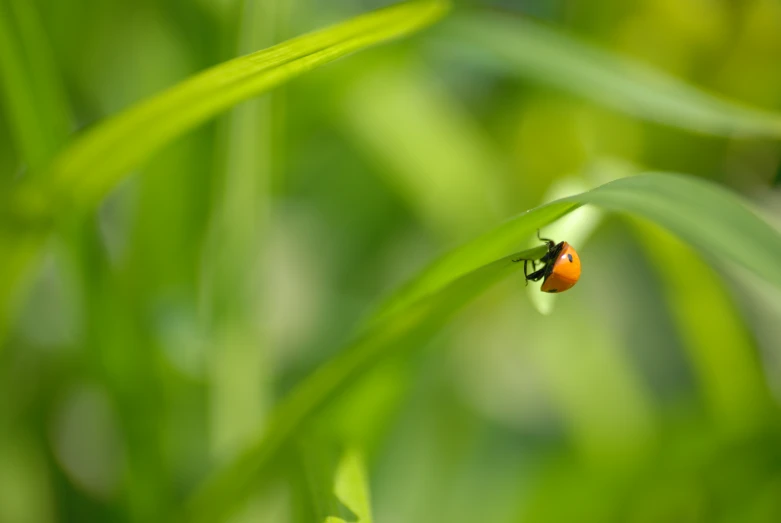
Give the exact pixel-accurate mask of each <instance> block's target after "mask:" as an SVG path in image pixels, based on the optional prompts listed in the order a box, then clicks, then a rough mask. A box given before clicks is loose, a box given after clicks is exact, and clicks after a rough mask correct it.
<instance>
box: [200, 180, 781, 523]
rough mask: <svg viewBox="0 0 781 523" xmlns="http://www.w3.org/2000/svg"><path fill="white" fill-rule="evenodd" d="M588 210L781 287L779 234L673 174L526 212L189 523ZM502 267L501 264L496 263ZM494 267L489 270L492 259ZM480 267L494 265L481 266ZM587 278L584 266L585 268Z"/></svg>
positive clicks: (412, 297)
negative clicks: (643, 221) (561, 223)
mask: <svg viewBox="0 0 781 523" xmlns="http://www.w3.org/2000/svg"><path fill="white" fill-rule="evenodd" d="M584 204H594V205H597V206H600V207H603V208H605V209H607V210H612V211H619V212H624V213H628V214H632V215H636V216H641V217H644V218H647V219H649V220H651V221H653V222H655V223H657V224H659V225H661V226H663V227H665V228H667V229H669V230H670V231H672V232H673V233H675V234H677V235H678V236H679V237H680V238H681V239H682V240H684V241H685V242H687V243H689V244H690V245H693V246H696V247H698V248H699V249H700V250H702V251H703V252H705V253H707V254H709V255H710V256H712V257H714V258H716V259H726V260H732V261H734V262H736V263H738V264H739V265H742V266H744V267H746V268H748V269H750V270H752V271H753V272H755V273H756V274H758V275H759V276H761V277H763V278H764V279H765V280H767V281H769V282H771V283H773V284H776V285H778V286H781V235H779V233H778V232H777V231H775V230H773V229H772V228H771V227H770V226H769V225H768V224H767V223H765V222H764V221H762V220H761V219H760V218H758V217H757V216H756V215H755V214H754V213H752V212H751V211H750V210H749V209H748V208H747V207H746V206H745V205H744V204H743V202H742V201H741V200H740V198H738V197H737V196H735V195H733V194H732V193H730V192H729V191H727V190H726V189H723V188H720V187H718V186H716V185H714V184H712V183H709V182H705V181H702V180H698V179H695V178H690V177H686V176H681V175H675V174H662V173H655V174H646V175H641V176H635V177H631V178H623V179H620V180H616V181H614V182H611V183H608V184H606V185H603V186H601V187H598V188H596V189H594V190H592V191H588V192H585V193H582V194H579V195H576V196H573V197H569V198H565V199H562V200H558V201H555V202H552V203H550V204H547V205H544V206H541V207H538V208H536V209H532V210H530V211H527V212H525V213H523V214H521V215H519V216H517V217H515V218H513V219H512V220H509V221H508V222H506V223H504V224H503V225H500V226H499V227H497V228H496V229H494V230H492V231H489V232H488V233H486V234H484V235H483V236H481V237H479V238H477V239H476V240H474V241H472V242H470V243H468V244H466V245H464V246H462V247H460V248H458V249H456V250H455V251H453V252H452V253H450V254H447V255H445V256H443V257H442V258H441V259H440V260H438V261H436V262H434V263H433V264H432V265H431V266H430V267H429V269H427V270H424V271H422V273H421V274H420V276H418V277H417V278H415V279H414V280H413V281H411V282H410V283H409V284H408V285H407V286H406V287H404V288H403V289H402V290H401V291H400V292H399V293H398V294H397V295H396V296H394V297H392V298H391V299H390V300H389V301H388V304H387V306H386V307H385V308H383V309H382V310H381V312H380V313H379V315H378V317H376V318H375V319H374V320H372V321H371V322H370V323H369V327H368V328H367V329H366V330H365V331H364V332H363V334H362V335H361V336H360V337H359V338H358V339H357V340H356V341H355V342H354V343H353V344H352V345H350V346H349V347H347V348H346V349H345V350H343V351H342V352H340V353H339V355H337V356H336V357H335V358H334V359H332V360H331V361H329V362H328V363H327V364H325V365H324V366H323V367H321V368H320V369H319V370H318V371H316V372H315V373H314V374H312V375H311V376H310V377H309V378H308V379H306V380H305V381H304V382H303V383H302V384H301V385H300V386H299V387H298V388H297V389H295V391H294V392H293V393H292V394H291V395H290V396H289V397H288V398H287V399H286V400H284V401H283V402H282V403H281V404H280V405H279V406H278V408H277V409H276V411H275V413H274V415H273V416H272V419H271V421H270V424H269V428H268V431H267V432H266V434H265V435H264V436H263V437H262V438H261V439H260V440H258V442H257V444H256V445H255V446H253V447H252V448H250V449H248V450H247V451H246V452H245V453H244V454H242V455H241V456H239V457H238V458H237V459H236V460H234V461H233V462H232V463H230V464H229V465H228V466H227V467H226V468H224V469H222V470H220V471H219V472H218V473H217V474H216V475H215V476H214V477H212V478H211V480H210V481H209V482H208V483H207V484H206V485H205V486H204V488H203V489H202V490H200V491H199V492H198V493H197V494H196V495H195V497H194V498H193V500H192V502H191V504H190V505H189V512H188V517H187V518H186V519H187V520H189V521H214V520H218V519H220V517H221V516H224V515H225V514H226V513H228V512H229V511H230V510H229V509H230V508H231V507H232V506H233V505H234V504H235V503H236V501H235V499H236V497H241V496H246V495H247V491H248V490H249V489H251V486H252V485H253V484H254V483H255V481H256V480H257V479H258V478H259V477H261V476H262V475H263V474H264V471H265V470H266V469H267V468H268V466H269V464H270V463H271V461H272V460H273V458H274V457H275V455H276V454H277V453H278V452H279V451H280V450H281V449H282V448H283V447H284V446H285V445H286V444H287V443H288V442H289V441H290V438H291V437H292V436H293V435H294V434H295V432H296V431H297V430H298V429H299V428H301V426H302V424H303V423H304V422H305V421H306V420H307V419H308V418H310V417H311V416H313V415H314V414H316V413H317V412H319V411H320V410H321V409H322V408H323V407H324V406H326V405H327V404H328V403H329V402H330V401H332V400H333V399H334V398H335V397H336V395H337V394H338V393H339V392H340V391H342V390H343V389H344V388H345V387H347V386H349V384H350V383H352V382H353V381H355V380H356V378H357V377H359V376H360V375H362V374H363V373H364V372H366V371H367V370H368V369H369V368H371V367H372V366H373V365H375V364H376V363H377V362H378V361H380V360H381V359H383V358H384V357H385V356H387V355H388V354H390V353H392V352H394V351H399V350H404V349H413V348H415V347H419V346H421V345H423V344H424V343H426V342H427V341H428V340H429V339H430V338H431V337H432V336H433V335H434V334H435V333H436V332H438V331H439V330H440V329H441V328H442V327H443V326H444V325H445V324H446V323H447V321H448V320H449V319H450V318H451V317H452V316H453V314H454V313H455V312H457V311H458V310H459V309H460V308H461V307H462V306H464V305H465V304H467V303H469V302H470V301H471V300H472V299H474V298H475V297H476V296H478V295H479V294H481V293H482V292H483V291H484V290H486V289H487V288H488V287H489V286H491V285H492V284H494V283H496V282H497V281H499V280H501V279H502V278H504V277H506V276H509V275H510V274H514V273H517V271H518V270H519V269H520V268H521V267H523V264H521V263H513V262H512V261H511V260H512V259H514V258H516V257H519V256H520V255H525V256H528V255H529V251H524V252H523V253H516V254H511V255H509V256H504V257H501V255H502V254H504V253H507V252H509V251H512V247H513V246H514V245H520V244H522V243H523V242H525V241H527V240H528V239H529V237H531V236H532V235H533V234H534V233H535V231H536V230H537V229H538V228H541V227H543V226H545V225H546V224H548V223H550V222H552V221H554V220H556V219H558V218H560V217H562V216H563V215H565V214H567V213H569V212H571V211H573V210H574V209H576V208H578V207H579V206H581V205H584ZM497 258H498V259H497ZM491 259H493V260H496V261H493V262H490V260H491ZM486 260H487V261H489V262H490V263H487V264H485V263H486ZM584 277H588V261H587V260H584Z"/></svg>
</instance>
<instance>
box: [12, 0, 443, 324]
mask: <svg viewBox="0 0 781 523" xmlns="http://www.w3.org/2000/svg"><path fill="white" fill-rule="evenodd" d="M448 8H449V2H448V1H447V0H418V1H414V2H407V3H403V4H399V5H395V6H392V7H389V8H386V9H381V10H377V11H374V12H371V13H368V14H365V15H362V16H358V17H356V18H353V19H351V20H348V21H346V22H343V23H341V24H339V25H336V26H333V27H331V28H328V29H324V30H321V31H317V32H314V33H311V34H308V35H304V36H301V37H298V38H294V39H291V40H288V41H286V42H284V43H282V44H279V45H276V46H273V47H270V48H268V49H265V50H263V51H259V52H256V53H253V54H250V55H247V56H243V57H241V58H237V59H234V60H230V61H228V62H225V63H223V64H220V65H218V66H216V67H213V68H212V69H209V70H207V71H205V72H203V73H201V74H199V75H196V76H194V77H192V78H190V79H188V80H185V81H184V82H182V83H180V84H178V85H177V86H175V87H173V88H171V89H169V90H168V91H166V92H163V93H161V94H159V95H157V96H154V97H152V98H150V99H148V100H146V101H143V102H141V103H139V104H138V105H136V106H134V107H131V108H130V109H128V110H126V111H125V112H123V113H121V114H119V115H117V116H115V117H113V118H110V119H109V120H106V121H105V122H103V123H101V124H99V125H97V126H96V127H95V128H93V129H91V130H89V131H87V132H86V133H84V134H83V135H82V136H80V137H79V138H77V139H76V140H75V141H74V142H73V143H72V144H71V145H70V146H68V147H67V148H66V149H65V150H64V151H62V152H61V153H60V154H59V155H58V156H57V157H56V158H55V159H54V160H53V162H52V164H51V165H50V166H49V167H48V168H46V169H45V171H44V172H42V173H40V176H36V177H34V178H33V179H28V180H26V183H23V184H21V185H20V186H18V187H17V188H16V189H15V190H14V191H11V194H2V195H0V199H2V201H0V212H2V213H3V215H2V222H0V225H2V226H3V227H4V228H7V229H8V231H7V232H8V234H6V231H2V234H0V242H2V243H0V249H2V253H3V255H2V256H0V274H2V283H3V286H2V288H0V336H2V334H3V332H4V330H5V329H6V328H7V325H8V323H9V315H11V314H12V313H13V311H14V309H15V307H14V304H13V303H12V302H14V300H15V299H16V298H17V297H18V295H19V294H20V291H19V289H20V286H21V283H22V281H23V280H24V279H25V274H24V272H25V270H27V269H28V268H29V266H30V264H32V263H33V262H34V261H35V259H36V256H35V254H36V252H38V249H39V248H40V246H41V245H43V243H44V241H45V237H46V235H45V232H41V233H39V232H38V229H36V231H35V238H28V237H27V236H29V235H30V234H31V233H30V232H29V230H28V227H29V225H28V224H29V223H33V224H35V225H36V226H38V225H39V224H43V227H51V223H50V222H52V221H53V220H52V219H53V217H54V216H56V215H57V213H58V212H62V211H63V210H65V209H69V208H70V209H80V210H88V209H90V208H91V207H94V206H96V205H97V204H98V202H100V200H101V198H102V197H103V196H104V195H105V194H106V192H107V191H109V190H110V189H111V188H112V187H113V186H114V185H116V183H117V182H118V181H120V180H121V179H122V178H123V177H125V176H126V175H128V174H129V172H130V171H131V170H133V169H135V168H137V167H139V166H140V165H141V164H142V163H143V162H144V161H145V160H147V159H148V158H149V157H150V156H151V155H152V154H153V153H154V152H155V151H157V150H158V149H160V148H162V147H163V146H165V145H166V144H168V143H170V142H171V141H172V140H174V139H175V138H177V137H178V136H180V135H182V134H184V133H185V132H187V131H188V130H190V129H192V128H194V127H196V126H197V125H199V124H201V123H203V122H205V121H206V120H208V119H209V118H211V117H214V116H216V115H217V114H219V113H221V112H223V111H225V110H227V109H229V108H230V107H232V106H234V105H236V104H238V103H240V102H242V101H244V100H247V99H250V98H252V97H255V96H258V95H260V94H262V93H264V92H266V91H268V90H270V89H271V88H273V87H275V86H277V85H279V84H281V83H283V82H285V81H287V80H290V79H292V78H294V77H296V76H298V75H300V74H302V73H304V72H306V71H309V70H311V69H313V68H315V67H318V66H320V65H322V64H325V63H328V62H330V61H333V60H335V59H337V58H339V57H342V56H345V55H348V54H350V53H353V52H356V51H359V50H361V49H365V48H367V47H370V46H372V45H376V44H379V43H381V42H384V41H388V40H391V39H393V38H397V37H401V36H404V35H406V34H409V33H412V32H414V31H416V30H419V29H421V28H423V27H425V26H427V25H429V24H431V23H433V22H435V21H436V20H438V19H439V18H440V17H442V16H444V14H445V13H446V12H447V9H448ZM0 29H2V28H0ZM15 223H18V224H19V226H12V224H15ZM9 224H11V225H9ZM47 224H48V225H47Z"/></svg>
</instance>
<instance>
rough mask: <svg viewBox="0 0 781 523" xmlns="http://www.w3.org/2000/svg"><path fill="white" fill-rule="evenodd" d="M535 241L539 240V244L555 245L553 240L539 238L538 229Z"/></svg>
mask: <svg viewBox="0 0 781 523" xmlns="http://www.w3.org/2000/svg"><path fill="white" fill-rule="evenodd" d="M537 239H538V240H540V241H541V242H545V243H547V244H548V245H556V242H554V241H553V240H550V239H548V238H540V230H539V229H537Z"/></svg>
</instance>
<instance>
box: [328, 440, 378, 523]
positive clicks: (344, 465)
mask: <svg viewBox="0 0 781 523" xmlns="http://www.w3.org/2000/svg"><path fill="white" fill-rule="evenodd" d="M334 494H335V495H336V497H337V499H339V501H340V502H341V503H342V505H344V506H345V507H346V508H347V509H348V510H350V511H351V512H352V515H351V517H349V518H342V517H337V516H328V517H327V518H325V523H346V522H347V521H354V522H355V523H371V522H372V514H371V501H370V497H369V479H368V477H367V475H366V464H365V463H364V459H363V456H362V455H361V453H360V452H359V451H358V450H357V449H349V450H347V451H345V453H344V455H343V456H342V459H341V460H339V464H338V465H337V467H336V475H335V477H334ZM352 516H354V517H355V518H357V519H354V518H353V517H352Z"/></svg>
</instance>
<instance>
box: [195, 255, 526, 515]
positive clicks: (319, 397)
mask: <svg viewBox="0 0 781 523" xmlns="http://www.w3.org/2000/svg"><path fill="white" fill-rule="evenodd" d="M520 267H523V264H519V263H513V262H512V261H510V256H508V257H505V258H503V259H501V260H499V261H496V262H494V263H491V264H489V265H487V266H485V267H482V268H480V269H478V270H475V271H472V272H470V273H469V274H467V275H465V276H463V277H462V278H459V279H456V280H455V281H452V282H450V284H449V285H447V286H445V287H444V288H443V289H441V290H440V291H439V292H438V293H437V294H436V295H433V296H430V297H429V298H428V299H423V300H419V301H418V302H417V303H415V304H414V305H412V306H410V307H407V308H406V309H404V310H403V311H400V312H399V313H398V314H395V315H393V317H392V318H389V319H388V321H385V322H381V323H378V324H377V325H375V326H374V327H373V328H371V329H369V330H368V331H367V332H366V333H364V335H363V336H361V337H360V338H359V339H357V340H356V341H355V342H354V343H353V344H352V345H351V346H349V347H347V348H346V349H345V350H344V351H342V352H341V353H340V354H339V355H338V356H337V357H335V358H334V359H332V360H331V361H329V362H328V363H327V364H326V365H325V366H323V367H322V368H320V369H319V370H318V371H316V372H315V373H314V374H313V375H312V376H310V378H309V379H307V380H306V381H305V382H304V383H302V384H301V386H299V387H298V388H297V389H296V390H295V391H294V392H293V393H292V394H291V395H290V396H289V397H288V398H287V399H286V400H284V401H283V403H282V404H281V405H279V407H278V408H277V409H276V411H275V413H274V414H273V415H272V418H271V420H270V422H269V425H268V430H267V431H266V433H265V435H264V436H263V437H262V438H261V439H260V440H259V441H258V442H257V444H256V445H255V446H253V447H252V448H250V449H249V450H247V451H246V452H245V453H243V454H241V455H240V456H238V457H237V458H236V459H235V460H233V461H232V462H231V463H229V464H228V466H226V467H225V468H223V469H222V470H220V471H218V472H217V474H216V475H215V476H213V477H212V478H211V479H210V480H209V481H208V482H207V483H206V484H205V485H204V486H203V488H202V489H201V490H199V491H198V492H197V493H196V494H195V496H194V497H193V499H192V500H191V502H190V504H189V505H188V507H187V512H186V514H185V517H184V520H185V521H193V522H204V523H205V522H207V521H209V522H213V521H221V520H223V519H224V518H225V516H227V515H228V514H230V513H231V511H232V510H235V508H236V507H237V505H239V504H240V502H241V501H242V500H244V499H246V497H247V496H248V495H249V492H251V490H252V487H253V485H255V484H256V482H257V481H258V480H259V479H261V478H262V477H263V476H264V474H266V473H267V472H268V468H269V466H270V465H271V463H272V460H273V459H274V458H275V456H276V455H277V453H278V452H279V451H280V450H281V449H282V448H283V447H284V446H285V445H286V444H287V443H288V442H289V441H290V439H291V438H292V437H293V436H294V435H295V433H296V431H297V430H298V429H299V428H300V427H301V425H302V423H304V422H305V421H306V420H307V419H308V418H310V417H311V416H312V415H313V414H314V413H315V412H318V411H319V410H320V409H321V408H322V407H324V406H325V405H327V404H328V403H329V402H330V401H331V400H332V399H334V398H335V397H336V395H337V394H338V393H339V392H340V391H342V390H344V388H345V387H346V386H348V385H349V384H350V383H352V382H353V380H354V379H355V377H356V376H358V375H360V374H362V373H363V372H365V371H366V370H368V369H369V368H370V367H372V366H373V365H374V364H375V363H376V362H377V361H379V360H380V359H382V358H383V357H384V356H386V355H388V354H390V353H391V352H393V351H394V350H402V349H403V348H405V347H407V348H413V347H416V346H418V345H419V344H420V343H421V342H422V341H423V340H427V339H429V338H430V337H431V336H433V335H434V334H435V333H436V332H437V331H439V329H441V328H442V326H443V325H444V324H445V323H446V322H447V320H448V319H449V318H450V317H452V315H453V314H454V313H455V312H456V311H457V310H459V309H460V308H461V307H462V306H463V305H464V304H466V303H468V302H470V301H471V300H472V299H474V298H475V297H476V296H477V295H478V294H479V293H481V292H482V291H483V290H485V289H486V288H487V287H489V286H490V285H491V284H492V283H495V282H496V281H498V280H500V279H501V278H502V277H504V276H507V275H508V274H510V273H512V272H515V271H517V270H518V269H519V268H520Z"/></svg>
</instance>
